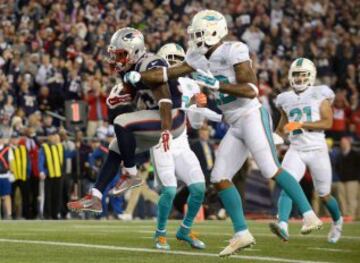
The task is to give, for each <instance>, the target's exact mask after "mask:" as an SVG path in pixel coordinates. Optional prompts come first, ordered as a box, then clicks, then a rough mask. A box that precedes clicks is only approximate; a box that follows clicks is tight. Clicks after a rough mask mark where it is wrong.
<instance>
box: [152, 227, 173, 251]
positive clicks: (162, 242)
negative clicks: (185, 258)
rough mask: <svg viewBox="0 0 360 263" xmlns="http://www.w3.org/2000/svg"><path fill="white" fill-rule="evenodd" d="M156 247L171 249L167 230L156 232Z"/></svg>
mask: <svg viewBox="0 0 360 263" xmlns="http://www.w3.org/2000/svg"><path fill="white" fill-rule="evenodd" d="M155 248H157V249H160V250H169V249H170V245H169V243H168V242H167V238H166V232H160V231H156V232H155Z"/></svg>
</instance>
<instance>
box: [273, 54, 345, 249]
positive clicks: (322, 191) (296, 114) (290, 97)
mask: <svg viewBox="0 0 360 263" xmlns="http://www.w3.org/2000/svg"><path fill="white" fill-rule="evenodd" d="M315 79H316V68H315V66H314V64H313V62H311V61H310V60H309V59H306V58H298V59H296V60H295V61H294V62H293V63H292V64H291V66H290V70H289V82H290V86H291V89H290V90H289V91H286V92H283V93H281V94H280V95H278V96H277V99H276V105H277V107H278V108H279V109H280V112H281V119H280V122H279V126H278V128H277V133H278V134H280V135H282V136H285V134H288V135H289V140H290V148H289V150H288V151H287V152H286V154H285V157H284V160H283V162H282V166H283V167H284V168H285V169H287V170H288V171H289V172H290V173H291V175H293V176H294V178H295V179H296V180H297V181H300V180H301V179H302V178H303V176H304V173H305V170H306V168H308V169H309V170H310V174H311V176H312V178H313V182H314V187H315V190H316V192H317V194H318V195H319V196H320V198H321V200H322V202H323V203H324V205H325V206H326V208H327V209H328V211H329V213H330V215H331V217H332V219H333V224H332V227H331V230H330V233H329V235H328V241H329V242H330V243H336V242H337V241H338V240H339V239H340V237H341V231H342V225H343V219H342V217H341V213H340V209H339V205H338V203H337V201H336V199H335V198H334V197H333V196H332V195H331V182H332V171H331V164H330V157H329V153H328V147H327V145H326V141H325V135H324V130H327V129H330V128H331V127H332V122H333V113H332V109H331V104H332V102H333V100H334V97H335V95H334V92H333V91H332V90H331V89H330V88H329V87H328V86H325V85H320V86H314V83H315ZM291 208H292V200H291V199H290V198H289V196H288V195H287V194H286V193H285V192H284V191H282V192H281V194H280V198H279V203H278V217H279V223H271V224H270V228H271V230H272V231H273V232H274V233H275V234H276V235H278V236H279V237H280V238H281V239H283V240H285V241H287V240H288V239H289V234H288V219H289V216H290V212H291Z"/></svg>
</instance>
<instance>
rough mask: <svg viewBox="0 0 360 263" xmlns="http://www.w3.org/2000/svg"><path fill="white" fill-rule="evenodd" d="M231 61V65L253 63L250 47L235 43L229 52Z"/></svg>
mask: <svg viewBox="0 0 360 263" xmlns="http://www.w3.org/2000/svg"><path fill="white" fill-rule="evenodd" d="M229 61H230V64H231V65H236V64H239V63H242V62H245V61H251V59H250V55H249V48H248V46H247V45H246V44H245V43H242V42H235V43H233V44H232V46H231V48H230V52H229Z"/></svg>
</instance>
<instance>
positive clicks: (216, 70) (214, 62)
mask: <svg viewBox="0 0 360 263" xmlns="http://www.w3.org/2000/svg"><path fill="white" fill-rule="evenodd" d="M245 61H250V56H249V48H248V47H247V45H246V44H244V43H242V42H240V41H237V42H235V41H234V42H224V43H223V44H221V45H220V46H219V47H218V48H217V49H216V50H215V51H214V52H213V53H212V54H211V56H210V58H209V60H208V63H207V64H205V63H202V64H201V65H202V66H203V67H204V68H202V70H204V71H207V70H210V72H211V73H212V74H213V75H214V76H215V77H216V78H217V79H218V80H219V81H220V82H224V83H232V84H236V76H235V70H234V65H236V64H239V63H242V62H245ZM190 64H191V63H190ZM215 96H216V102H217V105H218V107H219V109H220V110H221V111H222V112H223V114H224V119H225V120H226V121H227V122H228V123H232V122H234V121H235V120H237V119H238V118H239V116H241V115H243V114H244V113H246V112H248V111H249V110H251V109H254V108H259V107H260V106H261V104H260V102H259V100H258V99H257V98H254V99H248V98H238V97H235V96H232V95H229V94H223V93H221V92H215Z"/></svg>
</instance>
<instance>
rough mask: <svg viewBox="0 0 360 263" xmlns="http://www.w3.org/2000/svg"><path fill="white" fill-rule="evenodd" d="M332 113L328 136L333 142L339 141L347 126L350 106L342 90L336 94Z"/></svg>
mask: <svg viewBox="0 0 360 263" xmlns="http://www.w3.org/2000/svg"><path fill="white" fill-rule="evenodd" d="M333 112H334V114H333V118H334V121H333V126H332V128H331V130H330V131H329V132H328V135H330V136H331V137H332V138H334V139H335V140H339V139H340V138H341V137H342V136H344V135H345V134H346V131H347V125H348V123H347V121H348V118H349V117H350V114H351V109H350V105H349V102H348V100H347V99H346V92H345V91H344V90H340V91H338V92H336V95H335V100H334V104H333Z"/></svg>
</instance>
